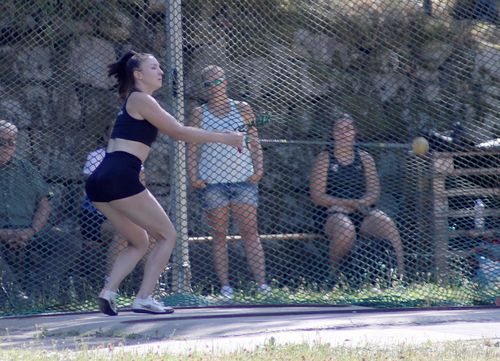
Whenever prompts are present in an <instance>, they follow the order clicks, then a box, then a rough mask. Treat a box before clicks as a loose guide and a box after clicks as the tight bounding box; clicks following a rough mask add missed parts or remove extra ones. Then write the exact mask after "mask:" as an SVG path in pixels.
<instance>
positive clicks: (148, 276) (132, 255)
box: [95, 190, 176, 298]
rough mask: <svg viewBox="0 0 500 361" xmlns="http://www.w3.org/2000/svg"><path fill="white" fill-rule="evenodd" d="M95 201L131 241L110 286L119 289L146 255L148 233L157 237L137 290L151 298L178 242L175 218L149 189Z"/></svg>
mask: <svg viewBox="0 0 500 361" xmlns="http://www.w3.org/2000/svg"><path fill="white" fill-rule="evenodd" d="M95 205H96V207H97V208H99V209H100V210H101V211H102V212H103V213H104V215H106V217H107V218H108V219H109V220H110V222H111V223H112V224H113V226H114V227H115V229H116V231H117V232H118V233H120V234H122V235H123V236H124V237H125V238H126V239H127V240H128V242H129V245H128V246H127V248H126V249H125V250H124V251H122V253H120V255H119V256H118V257H117V259H116V261H115V263H114V265H113V270H112V271H111V274H110V277H109V280H108V284H107V287H106V288H108V289H110V290H112V291H114V290H116V289H117V288H118V286H119V284H120V283H121V281H123V279H124V278H125V277H126V276H127V275H128V274H129V273H130V272H131V271H132V270H133V269H134V267H135V265H136V264H137V262H138V261H139V260H140V259H141V258H142V257H143V256H144V254H145V253H146V252H147V250H148V245H149V237H148V233H149V234H150V235H151V236H152V237H153V238H155V239H156V240H157V242H156V245H155V246H154V248H153V250H152V251H151V254H150V256H149V257H148V260H147V262H146V266H145V269H144V277H143V280H142V283H141V287H140V289H139V292H138V293H137V297H139V298H147V297H148V296H150V295H151V294H152V293H153V290H154V287H155V285H156V283H157V281H158V278H159V277H160V275H161V273H162V272H163V271H164V270H165V267H166V265H167V263H168V260H169V259H170V255H171V253H172V249H173V247H174V245H175V238H176V232H175V229H174V226H173V224H172V222H171V221H170V219H169V218H168V216H167V214H166V213H165V211H164V210H163V208H162V207H161V205H160V204H159V203H158V201H157V200H156V199H155V198H154V197H153V195H152V194H151V193H150V192H149V191H148V190H144V191H143V192H141V193H139V194H136V195H134V196H131V197H128V198H124V199H119V200H116V201H112V202H110V203H95ZM146 231H147V232H146Z"/></svg>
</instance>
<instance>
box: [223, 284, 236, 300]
mask: <svg viewBox="0 0 500 361" xmlns="http://www.w3.org/2000/svg"><path fill="white" fill-rule="evenodd" d="M220 294H221V295H222V296H223V297H225V298H227V299H228V300H232V299H233V298H234V290H233V287H231V286H229V285H226V286H222V288H221V289H220Z"/></svg>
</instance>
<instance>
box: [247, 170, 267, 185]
mask: <svg viewBox="0 0 500 361" xmlns="http://www.w3.org/2000/svg"><path fill="white" fill-rule="evenodd" d="M263 176H264V172H263V171H261V170H258V171H255V172H254V174H252V175H251V176H250V178H248V182H250V183H252V184H257V183H259V182H260V180H261V179H262V177H263Z"/></svg>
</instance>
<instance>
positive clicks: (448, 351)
mask: <svg viewBox="0 0 500 361" xmlns="http://www.w3.org/2000/svg"><path fill="white" fill-rule="evenodd" d="M499 358H500V342H498V341H491V340H482V341H473V342H472V341H471V342H464V341H457V342H446V343H433V342H427V343H424V344H420V345H411V344H399V345H393V346H380V345H374V344H367V345H363V346H362V347H349V346H337V347H331V346H330V345H328V344H316V345H312V346H311V345H307V344H300V345H287V346H280V345H275V344H274V342H272V341H269V342H268V343H267V344H265V345H263V346H261V347H258V348H257V349H255V350H244V349H242V350H239V351H237V352H230V353H219V354H216V353H202V352H194V353H187V354H185V355H174V354H169V353H167V352H166V351H161V350H156V351H147V352H138V351H124V350H122V349H120V348H111V347H105V346H103V347H101V348H97V349H92V350H91V349H83V350H80V351H59V352H57V351H37V350H30V349H23V350H0V360H6V361H7V360H9V361H10V360H12V361H14V360H16V361H39V360H40V361H41V360H44V361H56V360H57V361H62V360H65V361H66V360H68V361H70V360H74V361H84V360H85V361H87V360H95V361H101V360H102V361H104V360H118V361H132V360H134V361H153V360H154V361H156V360H158V361H160V360H161V361H167V360H176V361H183V360H191V361H193V360H206V361H230V360H231V361H233V360H234V361H247V360H248V361H249V360H252V361H282V360H283V361H285V360H287V361H295V360H297V361H303V360H307V361H325V360H331V361H333V360H335V361H354V360H359V361H361V360H370V361H379V360H380V361H382V360H384V361H391V360H398V361H400V360H405V361H417V360H418V361H423V360H425V361H428V360H440V361H475V360H481V361H490V360H491V361H493V360H498V359H499Z"/></svg>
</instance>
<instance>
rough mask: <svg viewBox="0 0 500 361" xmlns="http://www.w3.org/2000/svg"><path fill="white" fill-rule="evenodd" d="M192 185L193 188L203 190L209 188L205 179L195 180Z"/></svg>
mask: <svg viewBox="0 0 500 361" xmlns="http://www.w3.org/2000/svg"><path fill="white" fill-rule="evenodd" d="M191 185H192V186H193V188H196V189H203V188H205V187H206V186H207V182H205V181H204V180H203V179H195V180H194V181H191Z"/></svg>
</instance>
